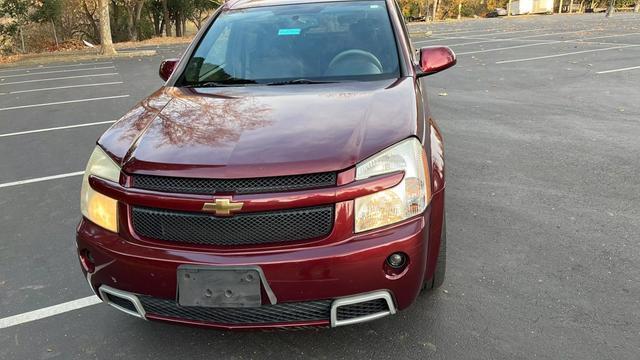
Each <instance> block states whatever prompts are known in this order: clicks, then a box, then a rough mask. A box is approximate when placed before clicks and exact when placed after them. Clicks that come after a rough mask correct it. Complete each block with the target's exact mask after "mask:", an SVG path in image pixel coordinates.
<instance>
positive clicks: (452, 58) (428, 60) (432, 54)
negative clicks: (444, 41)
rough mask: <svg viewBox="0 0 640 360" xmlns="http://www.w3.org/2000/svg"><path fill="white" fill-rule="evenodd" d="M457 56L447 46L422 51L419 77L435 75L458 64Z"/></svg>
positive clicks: (431, 47)
mask: <svg viewBox="0 0 640 360" xmlns="http://www.w3.org/2000/svg"><path fill="white" fill-rule="evenodd" d="M456 61H457V60H456V54H455V53H454V52H453V50H451V49H449V48H448V47H446V46H429V47H423V48H421V49H420V72H419V73H418V77H422V76H427V75H431V74H435V73H437V72H440V71H442V70H446V69H448V68H450V67H452V66H453V65H455V64H456Z"/></svg>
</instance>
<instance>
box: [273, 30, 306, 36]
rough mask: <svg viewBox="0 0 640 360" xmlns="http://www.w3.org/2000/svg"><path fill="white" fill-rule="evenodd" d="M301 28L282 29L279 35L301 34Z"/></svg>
mask: <svg viewBox="0 0 640 360" xmlns="http://www.w3.org/2000/svg"><path fill="white" fill-rule="evenodd" d="M300 31H301V29H280V30H278V35H300Z"/></svg>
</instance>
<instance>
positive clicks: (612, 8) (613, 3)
mask: <svg viewBox="0 0 640 360" xmlns="http://www.w3.org/2000/svg"><path fill="white" fill-rule="evenodd" d="M614 12H616V0H609V6H608V7H607V13H606V14H605V15H604V16H605V17H611V15H613V13H614Z"/></svg>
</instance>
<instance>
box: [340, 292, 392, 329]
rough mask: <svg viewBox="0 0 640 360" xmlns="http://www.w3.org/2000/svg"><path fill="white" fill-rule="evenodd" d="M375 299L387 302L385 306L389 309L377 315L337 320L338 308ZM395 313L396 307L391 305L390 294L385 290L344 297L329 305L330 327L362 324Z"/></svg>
mask: <svg viewBox="0 0 640 360" xmlns="http://www.w3.org/2000/svg"><path fill="white" fill-rule="evenodd" d="M377 299H383V300H385V301H386V302H387V306H388V307H389V310H387V311H381V312H377V313H374V314H369V315H365V316H360V317H356V318H352V319H347V320H338V308H339V307H340V306H345V305H353V304H359V303H364V302H367V301H371V300H377ZM395 313H396V307H395V305H394V303H393V299H392V298H391V294H390V293H389V291H387V290H380V291H375V292H371V293H368V294H362V295H356V296H349V297H344V298H341V299H336V300H335V301H334V302H333V303H332V304H331V327H337V326H344V325H352V324H358V323H363V322H366V321H371V320H376V319H379V318H382V317H385V316H389V315H393V314H395Z"/></svg>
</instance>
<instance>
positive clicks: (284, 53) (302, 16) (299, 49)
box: [179, 1, 400, 86]
mask: <svg viewBox="0 0 640 360" xmlns="http://www.w3.org/2000/svg"><path fill="white" fill-rule="evenodd" d="M399 76H400V70H399V62H398V51H397V48H396V42H395V38H394V34H393V30H392V29H391V22H390V20H389V15H388V13H387V8H386V5H385V2H384V1H366V2H365V1H354V2H336V3H315V4H298V5H285V6H283V5H280V6H269V7H259V8H250V9H240V10H231V11H226V12H223V13H221V14H220V15H219V16H218V18H217V19H216V20H215V21H214V22H213V24H212V26H211V27H210V28H209V30H208V32H207V33H206V35H205V36H204V37H203V39H202V40H201V42H200V44H199V45H198V47H197V49H196V50H195V52H194V53H193V55H192V57H191V59H189V62H188V64H187V67H186V69H185V71H184V73H183V74H182V77H181V79H180V80H179V83H180V84H181V85H184V86H239V85H247V84H269V85H284V84H308V83H316V82H319V83H322V82H338V81H373V80H380V79H390V78H398V77H399Z"/></svg>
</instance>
